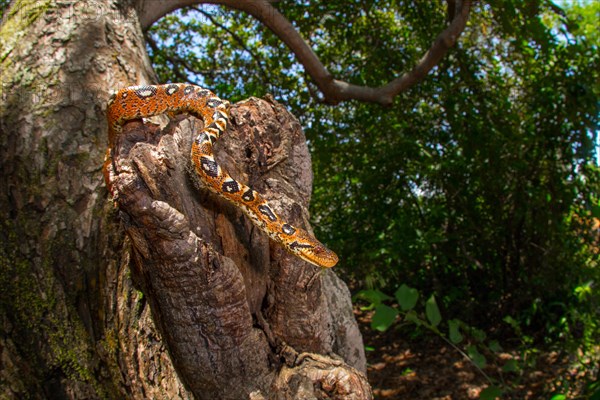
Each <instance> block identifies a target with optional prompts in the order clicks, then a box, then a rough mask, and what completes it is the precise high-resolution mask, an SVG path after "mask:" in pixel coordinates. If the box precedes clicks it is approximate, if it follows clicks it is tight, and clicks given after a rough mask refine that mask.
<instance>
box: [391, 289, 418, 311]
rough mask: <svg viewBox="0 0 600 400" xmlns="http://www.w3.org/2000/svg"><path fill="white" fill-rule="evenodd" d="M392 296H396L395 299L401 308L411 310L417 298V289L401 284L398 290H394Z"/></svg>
mask: <svg viewBox="0 0 600 400" xmlns="http://www.w3.org/2000/svg"><path fill="white" fill-rule="evenodd" d="M394 296H396V300H398V304H400V307H401V308H402V310H403V311H408V310H412V309H413V308H414V307H415V305H416V304H417V300H418V299H419V291H418V290H417V289H414V288H411V287H408V286H406V285H404V284H403V285H402V286H400V288H399V289H398V290H396V293H394Z"/></svg>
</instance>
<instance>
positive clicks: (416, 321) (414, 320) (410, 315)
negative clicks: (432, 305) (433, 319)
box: [404, 310, 423, 325]
mask: <svg viewBox="0 0 600 400" xmlns="http://www.w3.org/2000/svg"><path fill="white" fill-rule="evenodd" d="M404 319H406V320H407V321H410V322H412V323H413V324H415V325H422V324H423V321H421V319H420V318H419V316H418V315H417V313H416V312H414V311H412V310H411V311H409V312H407V313H406V315H405V316H404Z"/></svg>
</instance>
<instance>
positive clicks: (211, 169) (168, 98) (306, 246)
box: [104, 83, 338, 268]
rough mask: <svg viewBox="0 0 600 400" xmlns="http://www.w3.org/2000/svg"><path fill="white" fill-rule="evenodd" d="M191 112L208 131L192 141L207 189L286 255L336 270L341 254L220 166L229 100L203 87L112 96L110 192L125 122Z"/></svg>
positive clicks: (140, 90) (152, 89)
mask: <svg viewBox="0 0 600 400" xmlns="http://www.w3.org/2000/svg"><path fill="white" fill-rule="evenodd" d="M184 112H187V113H189V114H192V115H193V116H195V117H197V118H201V119H202V120H203V121H204V129H203V130H202V131H201V132H200V133H199V134H198V135H197V136H196V137H195V139H194V141H193V143H192V152H191V159H192V163H193V167H194V170H195V172H196V174H198V176H199V177H200V179H201V180H202V181H203V182H204V183H205V184H206V186H207V187H208V188H209V189H210V190H211V191H213V192H214V193H216V194H218V195H219V196H221V197H224V198H225V199H227V200H229V201H230V202H232V203H233V204H234V205H236V206H237V207H239V208H240V209H241V210H242V211H243V212H244V213H245V214H246V215H247V216H248V217H249V218H250V220H251V221H252V222H253V223H254V225H256V226H257V227H258V228H259V229H261V230H262V231H263V232H265V233H266V234H267V235H268V236H269V237H270V238H271V239H273V240H274V241H275V242H277V243H279V244H281V245H282V246H283V247H284V248H285V249H286V250H287V251H289V252H290V253H292V254H294V255H296V256H297V257H299V258H301V259H303V260H305V261H308V262H309V263H312V264H314V265H317V266H319V267H324V268H329V267H333V266H334V265H335V264H336V263H337V262H338V257H337V255H336V254H335V253H334V252H332V251H331V250H329V249H328V248H327V247H325V246H324V245H323V244H321V243H320V242H319V241H318V240H317V239H315V238H314V237H313V236H312V235H310V234H309V233H308V232H306V231H305V230H303V229H301V228H297V227H294V226H292V225H290V224H288V223H286V222H285V221H283V220H282V219H281V218H280V217H279V216H278V215H277V214H276V213H275V211H273V208H272V207H271V206H270V205H269V204H268V203H267V201H266V200H265V199H264V198H263V196H262V195H261V194H260V193H258V192H256V191H255V190H253V189H252V188H250V187H248V186H246V185H244V184H243V183H241V182H238V181H236V180H235V179H233V178H232V177H231V176H230V175H229V174H228V173H227V171H225V170H224V169H223V168H221V167H220V166H219V164H217V162H216V160H215V157H214V154H213V144H214V143H215V142H216V141H217V139H219V136H221V134H223V132H225V130H226V129H227V122H228V120H229V102H228V101H225V100H221V99H220V98H218V97H217V96H216V95H215V94H214V93H212V92H210V91H209V90H206V89H203V88H201V87H199V86H194V85H187V84H182V83H174V84H165V85H155V86H130V87H127V88H124V89H121V90H119V91H118V92H116V93H115V94H113V95H112V96H111V97H110V99H109V101H108V108H107V118H108V137H109V148H108V150H107V152H106V160H105V162H104V177H105V180H106V185H107V187H108V188H109V190H110V191H111V193H112V175H111V173H110V172H109V169H108V166H109V165H110V164H111V163H112V156H111V152H112V150H111V149H112V147H113V146H114V143H115V137H116V136H117V135H119V134H120V133H121V131H122V126H123V124H125V123H126V122H127V121H131V120H135V119H140V118H146V117H151V116H154V115H159V114H163V113H168V114H177V113H184Z"/></svg>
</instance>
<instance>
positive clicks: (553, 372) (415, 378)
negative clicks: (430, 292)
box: [355, 310, 589, 400]
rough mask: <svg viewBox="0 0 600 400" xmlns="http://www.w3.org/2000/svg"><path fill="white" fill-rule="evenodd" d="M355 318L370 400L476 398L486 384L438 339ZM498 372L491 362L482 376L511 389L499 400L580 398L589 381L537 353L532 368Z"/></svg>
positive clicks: (563, 361)
mask: <svg viewBox="0 0 600 400" xmlns="http://www.w3.org/2000/svg"><path fill="white" fill-rule="evenodd" d="M355 314H356V318H357V320H358V322H359V327H360V330H361V333H362V335H363V339H364V343H365V346H366V347H367V348H371V350H370V351H367V362H368V371H367V374H368V378H369V382H370V383H371V385H372V387H373V392H374V395H375V399H381V400H392V399H416V400H419V399H427V400H462V399H479V394H480V393H481V391H482V390H484V389H485V388H486V387H487V386H488V385H489V382H488V381H487V379H486V378H485V377H484V376H483V374H482V373H481V372H480V371H478V370H477V368H476V367H475V366H474V365H473V363H471V362H469V361H468V360H466V359H465V358H464V357H463V356H462V355H461V354H460V353H459V352H458V351H456V350H455V349H454V348H453V347H452V346H450V345H449V344H447V343H446V342H444V340H442V339H441V338H439V337H437V336H435V335H433V334H427V335H422V336H421V337H420V338H417V339H403V338H402V335H401V334H399V332H398V331H394V329H393V328H391V329H389V330H388V331H386V332H378V331H375V330H373V329H371V328H370V322H371V318H370V317H371V313H369V312H363V311H360V310H356V311H355ZM504 351H505V352H502V353H499V354H497V357H496V359H497V362H498V363H504V362H506V360H509V359H517V360H518V359H519V356H518V353H517V352H515V351H510V350H504ZM501 367H502V366H501V365H492V363H491V362H490V363H489V365H488V366H487V367H485V368H484V372H485V373H486V374H487V375H489V376H491V377H492V378H494V379H496V380H499V379H503V380H504V383H505V384H506V387H508V388H510V392H509V393H505V394H504V395H503V396H502V399H503V400H506V399H515V400H516V399H519V400H534V399H551V398H552V396H553V394H556V393H562V394H565V395H567V397H564V398H567V399H583V398H585V397H583V396H582V394H581V392H582V390H583V386H584V382H585V381H586V380H587V381H588V382H589V377H588V379H584V378H586V377H584V376H583V375H582V371H581V370H580V369H578V368H576V367H574V366H573V361H572V360H569V357H568V356H566V355H565V356H560V355H559V354H558V353H557V352H551V351H550V352H540V353H538V354H537V356H536V363H535V367H532V368H530V369H525V370H521V371H520V372H519V373H517V372H509V373H507V372H501V370H502V368H501ZM584 372H585V371H584ZM588 372H589V371H588ZM561 385H568V386H569V387H568V388H566V387H564V386H563V387H561Z"/></svg>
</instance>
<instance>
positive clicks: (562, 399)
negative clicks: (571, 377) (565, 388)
mask: <svg viewBox="0 0 600 400" xmlns="http://www.w3.org/2000/svg"><path fill="white" fill-rule="evenodd" d="M566 399H567V396H565V395H564V394H555V395H554V396H552V397H550V400H566Z"/></svg>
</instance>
